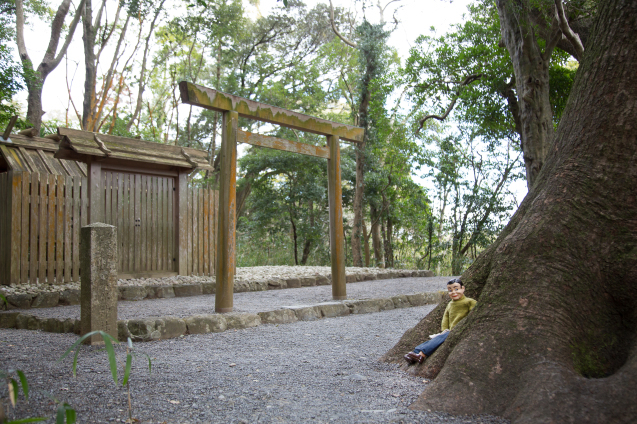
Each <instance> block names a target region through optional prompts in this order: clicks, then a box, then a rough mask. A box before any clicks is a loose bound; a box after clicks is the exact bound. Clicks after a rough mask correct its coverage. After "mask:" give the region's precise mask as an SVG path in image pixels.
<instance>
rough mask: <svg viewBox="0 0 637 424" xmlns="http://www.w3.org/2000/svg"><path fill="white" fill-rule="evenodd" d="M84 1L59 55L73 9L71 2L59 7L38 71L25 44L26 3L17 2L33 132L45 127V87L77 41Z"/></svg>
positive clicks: (16, 9) (17, 37)
mask: <svg viewBox="0 0 637 424" xmlns="http://www.w3.org/2000/svg"><path fill="white" fill-rule="evenodd" d="M84 1H85V0H81V1H80V4H79V5H78V8H77V10H76V12H75V16H74V17H73V20H72V21H71V23H70V24H69V30H68V33H67V35H66V38H65V40H64V44H63V45H62V47H61V48H60V50H59V51H58V44H59V43H60V37H61V34H62V27H63V26H64V19H65V18H66V15H67V14H68V12H69V8H70V6H71V0H63V1H62V3H60V6H59V7H58V9H57V11H56V13H55V16H54V18H53V21H52V23H51V37H50V38H49V45H48V47H47V49H46V53H45V54H44V57H43V58H42V62H40V64H39V65H38V67H37V68H36V69H34V67H33V62H32V61H31V58H30V57H29V53H28V52H27V47H26V43H25V40H24V5H23V1H22V0H16V2H15V6H16V8H15V13H16V42H17V45H18V53H19V54H20V60H21V61H22V66H23V68H24V70H25V82H26V86H27V90H28V95H27V121H29V122H30V123H31V125H32V126H33V128H35V129H36V130H38V131H39V130H40V127H41V125H42V115H43V113H44V112H43V111H42V87H43V86H44V82H45V81H46V78H47V76H48V75H49V74H50V73H51V72H52V71H53V70H54V69H55V68H57V66H58V65H59V64H60V61H61V60H62V58H63V57H64V55H65V54H66V51H67V49H68V47H69V44H70V43H71V40H72V39H73V34H74V33H75V28H77V24H78V22H79V20H80V16H81V15H82V13H81V10H82V8H83V7H84Z"/></svg>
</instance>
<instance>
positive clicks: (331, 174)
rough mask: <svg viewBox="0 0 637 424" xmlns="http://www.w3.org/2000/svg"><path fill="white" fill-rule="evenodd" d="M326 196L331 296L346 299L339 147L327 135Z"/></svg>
mask: <svg viewBox="0 0 637 424" xmlns="http://www.w3.org/2000/svg"><path fill="white" fill-rule="evenodd" d="M327 144H328V146H329V149H330V159H328V161H327V196H328V199H329V207H330V256H331V259H332V298H333V299H334V300H345V299H347V289H346V284H345V283H346V281H345V240H344V237H345V236H344V234H343V200H342V198H343V190H342V188H341V148H340V145H339V139H338V137H337V136H331V137H327Z"/></svg>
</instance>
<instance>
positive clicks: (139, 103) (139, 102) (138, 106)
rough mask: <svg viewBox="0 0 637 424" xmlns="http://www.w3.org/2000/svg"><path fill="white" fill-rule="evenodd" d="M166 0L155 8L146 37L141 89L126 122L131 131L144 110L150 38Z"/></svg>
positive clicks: (140, 76)
mask: <svg viewBox="0 0 637 424" xmlns="http://www.w3.org/2000/svg"><path fill="white" fill-rule="evenodd" d="M164 3H165V0H161V2H160V3H159V6H157V9H155V15H154V16H153V20H152V22H151V23H150V29H149V30H148V37H146V47H145V48H144V57H143V59H142V69H141V72H140V74H139V90H138V91H137V104H136V105H135V111H134V112H133V116H132V117H131V118H130V120H129V121H128V123H127V124H126V131H129V132H130V129H131V127H132V126H133V122H135V120H136V119H137V116H138V115H139V113H140V112H141V110H142V96H143V94H144V90H145V89H146V81H145V77H146V76H145V74H146V61H147V60H148V50H149V48H150V39H151V37H152V36H153V29H154V28H155V23H156V21H157V18H158V17H159V14H160V12H161V11H162V10H163V8H164ZM149 110H150V108H149Z"/></svg>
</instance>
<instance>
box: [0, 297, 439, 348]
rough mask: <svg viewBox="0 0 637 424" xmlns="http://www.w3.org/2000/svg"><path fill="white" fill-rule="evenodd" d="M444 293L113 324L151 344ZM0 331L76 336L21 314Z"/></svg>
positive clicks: (3, 318)
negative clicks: (37, 331) (12, 330)
mask: <svg viewBox="0 0 637 424" xmlns="http://www.w3.org/2000/svg"><path fill="white" fill-rule="evenodd" d="M444 297H445V292H443V291H436V292H424V293H415V294H407V295H398V296H392V297H387V298H379V299H358V300H343V301H333V302H324V303H319V304H316V305H294V306H287V307H282V308H280V309H276V310H273V311H266V312H258V313H256V314H254V313H227V314H210V315H193V316H189V317H186V318H177V317H170V316H167V317H148V318H141V319H129V320H118V321H117V335H118V339H119V340H120V341H126V340H127V339H128V338H129V337H130V338H131V340H133V341H137V342H140V341H153V340H163V339H170V338H175V337H181V336H185V335H187V334H206V333H220V332H223V331H227V330H239V329H244V328H250V327H257V326H259V325H262V324H289V323H293V322H297V321H314V320H318V319H322V318H332V317H341V316H347V315H351V314H368V313H374V312H381V311H386V310H391V309H397V308H410V307H415V306H423V305H430V304H438V303H439V302H440V300H442V299H444ZM0 328H15V329H18V330H40V331H45V332H49V333H75V334H78V335H79V334H80V331H81V330H80V320H79V319H72V318H67V319H60V318H40V317H36V316H33V315H29V314H24V313H21V312H3V313H0Z"/></svg>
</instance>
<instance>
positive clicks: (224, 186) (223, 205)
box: [179, 81, 364, 312]
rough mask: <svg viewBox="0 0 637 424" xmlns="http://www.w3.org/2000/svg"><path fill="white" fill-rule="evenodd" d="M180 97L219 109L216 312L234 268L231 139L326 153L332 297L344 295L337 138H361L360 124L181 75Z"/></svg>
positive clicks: (224, 308) (228, 302) (228, 298)
mask: <svg viewBox="0 0 637 424" xmlns="http://www.w3.org/2000/svg"><path fill="white" fill-rule="evenodd" d="M179 91H180V92H181V101H182V102H183V103H187V104H190V105H193V106H199V107H203V108H205V109H210V110H215V111H218V112H221V113H222V114H223V124H222V135H221V151H220V155H221V173H220V176H219V220H218V222H219V224H218V225H219V227H218V232H217V271H216V277H217V288H216V296H215V311H216V312H231V311H232V306H233V291H234V270H235V259H236V250H235V229H236V188H237V142H241V143H248V144H252V145H255V146H262V147H268V148H271V149H278V150H285V151H288V152H294V153H300V154H304V155H310V156H316V157H321V158H325V159H327V171H328V172H327V176H328V178H327V182H328V184H327V187H328V198H329V208H330V250H331V261H332V297H333V299H334V300H344V299H346V298H347V294H346V286H345V247H344V235H343V206H342V190H341V152H340V145H339V140H340V139H343V140H347V141H352V142H362V141H363V135H364V130H363V129H362V128H359V127H355V126H352V125H345V124H340V123H337V122H332V121H327V120H325V119H320V118H315V117H313V116H308V115H303V114H301V113H296V112H292V111H290V110H286V109H282V108H279V107H275V106H270V105H267V104H264V103H259V102H255V101H252V100H248V99H245V98H243V97H238V96H233V95H231V94H226V93H222V92H220V91H217V90H213V89H211V88H206V87H202V86H200V85H196V84H192V83H189V82H186V81H182V82H180V83H179ZM239 116H242V117H245V118H250V119H254V120H257V121H263V122H269V123H271V124H276V125H281V126H284V127H287V128H292V129H295V130H301V131H307V132H311V133H314V134H320V135H324V136H326V138H327V146H326V147H319V146H312V145H309V144H303V143H298V142H293V141H289V140H284V139H281V138H277V137H269V136H265V135H261V134H252V133H249V132H245V131H241V130H239V129H238V119H239Z"/></svg>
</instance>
